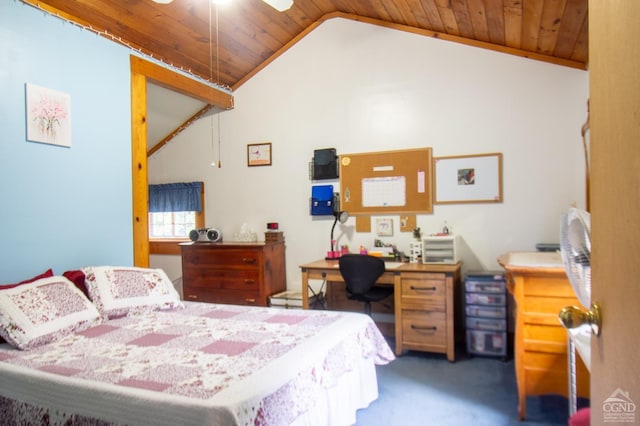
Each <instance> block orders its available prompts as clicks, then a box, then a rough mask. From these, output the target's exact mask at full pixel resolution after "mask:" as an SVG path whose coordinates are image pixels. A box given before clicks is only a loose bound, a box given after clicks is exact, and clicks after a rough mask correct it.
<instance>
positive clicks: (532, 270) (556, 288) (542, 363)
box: [498, 252, 589, 420]
mask: <svg viewBox="0 0 640 426" xmlns="http://www.w3.org/2000/svg"><path fill="white" fill-rule="evenodd" d="M529 259H530V261H531V263H530V264H527V262H528V261H529ZM498 263H499V264H500V265H502V267H503V268H504V269H505V270H506V278H507V289H508V290H509V292H511V294H512V295H513V297H514V299H515V302H516V330H515V343H514V358H515V367H516V382H517V385H518V401H519V406H518V416H519V418H520V420H524V418H525V415H526V409H527V407H526V401H527V399H526V398H527V396H529V395H543V394H560V395H564V396H567V397H568V396H569V386H568V382H569V367H568V362H567V346H568V344H567V342H568V338H567V331H566V330H565V329H564V328H563V327H562V325H561V324H560V321H559V320H558V314H559V313H560V310H561V309H562V308H564V307H565V306H571V305H576V306H580V305H579V302H578V299H577V297H576V295H575V293H574V291H573V287H571V283H570V282H569V279H568V278H567V274H566V273H565V269H564V266H563V264H562V259H561V258H560V255H559V254H557V253H537V252H532V253H509V254H506V255H503V256H501V257H500V258H499V259H498ZM577 393H578V396H581V397H586V398H588V397H589V372H588V370H587V369H586V367H585V366H584V363H583V362H582V361H581V360H579V361H578V362H577Z"/></svg>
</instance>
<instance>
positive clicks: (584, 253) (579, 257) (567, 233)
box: [560, 207, 591, 309]
mask: <svg viewBox="0 0 640 426" xmlns="http://www.w3.org/2000/svg"><path fill="white" fill-rule="evenodd" d="M560 254H561V255H562V261H563V262H564V267H565V270H566V272H567V277H568V278H569V281H570V282H571V285H572V286H573V291H574V292H575V293H576V296H577V297H578V300H579V301H580V303H582V305H583V306H584V307H585V308H587V309H589V307H590V306H591V215H590V214H589V212H587V211H585V210H581V209H578V208H575V207H572V208H571V209H569V211H568V212H567V213H565V214H564V215H563V217H562V222H561V224H560Z"/></svg>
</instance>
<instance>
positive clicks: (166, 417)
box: [0, 267, 394, 426]
mask: <svg viewBox="0 0 640 426" xmlns="http://www.w3.org/2000/svg"><path fill="white" fill-rule="evenodd" d="M82 272H83V273H82V280H81V281H83V282H84V284H86V288H82V286H78V285H74V284H73V282H72V281H71V280H68V279H67V278H65V277H63V276H59V277H58V276H53V277H47V278H40V279H38V280H35V281H33V282H30V283H27V284H22V285H19V286H15V287H10V288H7V289H0V335H2V337H3V338H5V340H7V342H8V343H2V344H0V418H2V419H3V424H74V425H144V424H149V425H171V426H174V425H178V424H179V425H199V426H200V425H225V426H226V425H249V424H252V425H290V424H291V425H298V424H300V425H316V424H317V425H341V424H343V425H347V424H354V423H355V421H356V410H358V409H361V408H365V407H367V406H368V405H369V404H370V403H371V402H372V401H374V400H375V399H376V398H377V397H378V390H377V381H376V371H375V366H376V365H382V364H386V363H388V362H390V361H392V360H393V359H394V355H393V353H392V351H391V349H390V348H389V346H388V344H387V342H386V341H385V339H384V337H383V336H382V335H381V333H380V332H379V330H378V329H377V327H376V326H375V324H374V323H373V321H372V320H371V319H370V318H369V317H368V316H366V315H363V314H358V313H345V312H332V311H308V310H283V309H276V308H262V307H247V306H235V305H221V304H207V303H196V302H183V301H180V300H179V297H178V296H177V293H176V292H175V289H174V288H173V286H172V284H171V282H170V281H169V280H168V278H167V277H166V275H164V273H163V272H162V271H161V270H149V269H141V268H114V267H97V268H85V269H84V270H83V271H82ZM81 284H82V283H81ZM55 286H57V287H58V288H57V289H55V290H52V289H51V287H55ZM61 288H62V289H64V291H61V290H60V289H61ZM47 292H48V293H47ZM85 292H86V294H87V295H88V296H89V297H86V296H85V294H83V293H85ZM60 293H68V294H67V295H66V296H64V297H63V296H60ZM67 296H68V297H67ZM69 297H70V298H71V299H73V300H74V301H73V303H72V302H70V301H69V300H68V299H69ZM34 305H37V309H34ZM44 305H46V306H44ZM52 305H53V306H52ZM25 307H26V308H25ZM31 311H37V312H38V314H37V315H34V314H33V312H31ZM80 311H82V313H81V314H80V313H79V312H80ZM84 311H88V313H85V312H84ZM25 312H26V314H25ZM20 315H22V317H21V316H20ZM69 316H73V319H72V320H70V319H69V318H68V317H69ZM25 317H26V318H27V319H26V320H25ZM34 318H35V320H34ZM52 318H53V319H52ZM56 321H58V323H57V324H53V323H54V322H56ZM33 324H36V325H35V326H34V327H31V325H33ZM43 324H44V325H43ZM30 327H31V328H30Z"/></svg>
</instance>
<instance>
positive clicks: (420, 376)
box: [357, 346, 588, 426]
mask: <svg viewBox="0 0 640 426" xmlns="http://www.w3.org/2000/svg"><path fill="white" fill-rule="evenodd" d="M392 347H393V346H392ZM377 373H378V391H379V397H378V399H377V400H376V401H374V402H373V403H372V404H371V405H370V406H369V407H368V408H366V409H363V410H359V411H358V414H357V425H362V426H378V425H380V426H382V425H384V426H395V425H398V426H400V425H401V426H412V425H420V426H422V425H434V426H462V425H472V426H500V425H520V426H533V425H540V426H542V425H545V426H547V425H553V426H556V425H565V426H566V425H567V420H568V414H569V408H568V401H567V399H566V398H564V397H562V396H559V395H545V396H537V397H528V398H527V411H526V417H525V420H524V421H519V420H518V413H517V410H518V408H517V407H518V395H517V389H516V379H515V368H514V364H513V359H508V360H506V361H505V360H502V359H499V358H489V357H476V356H469V355H467V354H466V353H465V352H461V353H459V354H457V355H456V361H455V362H453V363H450V362H449V361H447V359H446V357H445V356H444V355H439V354H428V353H422V352H414V351H409V352H407V353H406V354H405V355H403V356H400V357H398V358H397V359H396V360H395V361H393V362H391V363H390V364H388V365H384V366H378V367H377ZM579 404H580V406H584V405H588V401H582V400H581V401H579Z"/></svg>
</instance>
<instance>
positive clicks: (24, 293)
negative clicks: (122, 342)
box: [0, 276, 101, 350]
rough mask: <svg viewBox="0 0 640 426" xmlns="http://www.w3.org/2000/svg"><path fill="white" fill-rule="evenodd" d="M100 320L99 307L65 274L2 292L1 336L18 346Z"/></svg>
mask: <svg viewBox="0 0 640 426" xmlns="http://www.w3.org/2000/svg"><path fill="white" fill-rule="evenodd" d="M100 320H101V317H100V313H99V312H98V310H97V309H96V307H95V306H94V305H93V304H92V303H91V302H90V301H89V300H88V299H87V298H86V297H85V296H84V294H82V292H81V291H80V290H78V288H76V286H75V285H74V284H73V283H72V282H71V281H69V280H68V279H66V278H65V277H59V276H57V277H56V276H54V277H49V278H42V279H40V280H37V281H34V282H32V283H28V284H21V285H19V286H17V287H13V288H9V289H4V290H2V291H0V336H2V337H3V338H4V339H5V340H6V341H7V342H8V343H10V344H11V345H12V346H15V347H16V348H18V349H23V350H26V349H32V348H34V347H37V346H40V345H43V344H46V343H50V342H52V341H54V340H58V339H60V338H62V337H64V336H66V335H68V334H71V333H74V332H76V331H81V330H85V329H87V328H89V327H92V326H94V325H96V324H98V323H99V322H100Z"/></svg>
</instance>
